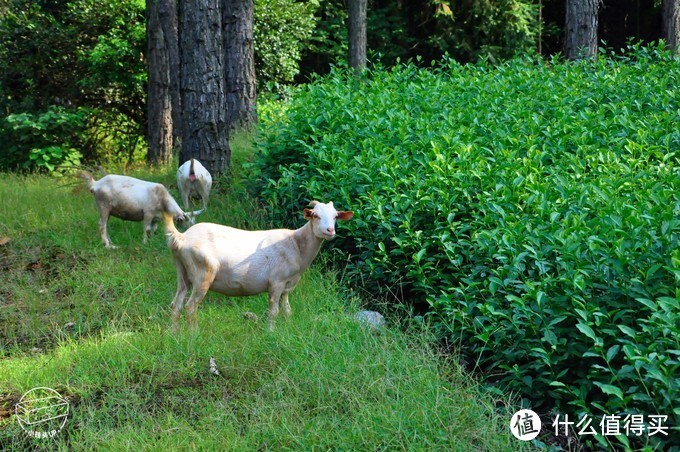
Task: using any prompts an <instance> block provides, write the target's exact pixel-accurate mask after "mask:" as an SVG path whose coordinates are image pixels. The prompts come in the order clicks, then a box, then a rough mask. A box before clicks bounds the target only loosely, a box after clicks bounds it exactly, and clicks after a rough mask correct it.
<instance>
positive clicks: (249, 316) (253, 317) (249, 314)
mask: <svg viewBox="0 0 680 452" xmlns="http://www.w3.org/2000/svg"><path fill="white" fill-rule="evenodd" d="M243 318H244V319H246V320H251V321H253V322H257V321H258V317H257V314H255V313H254V312H250V311H248V312H244V313H243Z"/></svg>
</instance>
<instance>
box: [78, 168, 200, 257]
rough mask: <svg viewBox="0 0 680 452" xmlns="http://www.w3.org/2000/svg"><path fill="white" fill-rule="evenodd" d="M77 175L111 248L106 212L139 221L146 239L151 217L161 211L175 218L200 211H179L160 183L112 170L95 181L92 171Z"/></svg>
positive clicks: (152, 223) (153, 227) (152, 228)
mask: <svg viewBox="0 0 680 452" xmlns="http://www.w3.org/2000/svg"><path fill="white" fill-rule="evenodd" d="M80 177H81V178H82V179H84V180H85V181H86V182H87V188H88V189H89V190H90V192H92V193H93V194H94V199H95V201H96V202H97V209H99V234H100V235H101V237H102V241H103V242H104V246H105V247H106V248H115V246H114V245H113V244H112V243H111V238H110V237H109V233H108V231H107V229H106V226H107V223H108V221H109V216H110V215H113V216H114V217H116V218H120V219H123V220H129V221H143V222H144V243H146V242H147V239H148V236H149V235H150V233H151V232H152V231H155V230H156V227H157V226H158V223H157V222H156V221H155V220H157V219H159V218H160V217H161V215H162V214H163V213H166V212H167V213H168V214H170V215H172V216H173V217H174V218H175V219H176V220H177V221H186V220H188V219H193V217H194V216H195V215H198V214H200V213H201V212H202V211H201V210H199V211H195V212H184V211H182V209H180V207H179V205H178V204H177V202H176V201H175V199H174V198H173V197H172V195H170V192H168V189H167V188H165V187H164V186H163V185H162V184H157V183H154V182H147V181H144V180H140V179H135V178H134V177H129V176H119V175H115V174H110V175H108V176H104V177H102V178H101V179H99V180H98V181H95V180H94V178H93V177H92V174H90V173H88V172H87V171H83V172H81V174H80Z"/></svg>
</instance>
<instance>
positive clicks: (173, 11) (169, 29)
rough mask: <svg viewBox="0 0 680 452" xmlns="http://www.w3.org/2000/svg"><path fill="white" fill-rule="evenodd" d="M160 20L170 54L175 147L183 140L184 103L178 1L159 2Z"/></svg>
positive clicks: (160, 0) (163, 0) (159, 0)
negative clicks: (180, 81) (181, 95)
mask: <svg viewBox="0 0 680 452" xmlns="http://www.w3.org/2000/svg"><path fill="white" fill-rule="evenodd" d="M158 19H159V21H160V26H161V29H162V30H163V36H164V38H165V47H166V49H167V52H168V65H169V70H170V103H171V104H172V135H173V138H174V139H175V145H176V144H177V141H178V138H179V139H181V138H182V103H181V100H180V93H179V71H180V66H179V65H180V61H179V30H178V27H179V24H178V22H177V21H178V18H177V0H158Z"/></svg>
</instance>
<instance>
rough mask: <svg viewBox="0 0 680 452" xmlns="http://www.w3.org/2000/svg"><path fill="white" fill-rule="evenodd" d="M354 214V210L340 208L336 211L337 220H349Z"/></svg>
mask: <svg viewBox="0 0 680 452" xmlns="http://www.w3.org/2000/svg"><path fill="white" fill-rule="evenodd" d="M353 216H354V212H352V211H351V210H341V211H340V212H338V220H345V221H347V220H349V219H351V218H352V217H353Z"/></svg>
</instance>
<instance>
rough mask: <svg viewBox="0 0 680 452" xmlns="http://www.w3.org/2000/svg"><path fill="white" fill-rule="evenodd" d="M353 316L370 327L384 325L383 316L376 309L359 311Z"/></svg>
mask: <svg viewBox="0 0 680 452" xmlns="http://www.w3.org/2000/svg"><path fill="white" fill-rule="evenodd" d="M354 318H355V319H356V320H357V321H358V322H359V323H362V324H364V325H368V326H369V327H371V328H376V329H378V328H382V327H384V326H385V323H386V322H385V317H383V316H382V314H380V313H379V312H376V311H359V312H357V313H356V314H354Z"/></svg>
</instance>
